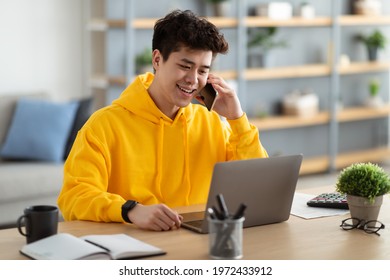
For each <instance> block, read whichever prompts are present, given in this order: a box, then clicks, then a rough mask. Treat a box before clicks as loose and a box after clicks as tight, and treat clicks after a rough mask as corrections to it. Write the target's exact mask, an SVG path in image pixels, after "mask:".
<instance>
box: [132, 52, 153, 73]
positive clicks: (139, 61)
mask: <svg viewBox="0 0 390 280" xmlns="http://www.w3.org/2000/svg"><path fill="white" fill-rule="evenodd" d="M135 70H136V73H137V74H142V73H145V72H152V71H153V66H152V50H151V49H150V48H145V49H144V50H143V52H141V53H139V54H138V55H136V57H135Z"/></svg>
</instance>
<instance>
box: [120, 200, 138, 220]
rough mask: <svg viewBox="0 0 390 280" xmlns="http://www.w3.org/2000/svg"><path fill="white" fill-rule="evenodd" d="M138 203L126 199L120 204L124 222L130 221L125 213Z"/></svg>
mask: <svg viewBox="0 0 390 280" xmlns="http://www.w3.org/2000/svg"><path fill="white" fill-rule="evenodd" d="M137 204H138V202H137V201H134V200H128V201H126V202H125V204H123V205H122V218H123V220H125V222H126V223H131V221H130V219H129V216H128V215H127V214H128V213H129V211H130V210H131V209H133V208H134V207H135V206H136V205H137Z"/></svg>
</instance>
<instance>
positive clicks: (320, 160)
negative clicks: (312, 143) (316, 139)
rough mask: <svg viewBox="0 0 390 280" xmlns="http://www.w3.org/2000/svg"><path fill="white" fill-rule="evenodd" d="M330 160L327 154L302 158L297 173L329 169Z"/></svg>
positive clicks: (304, 173) (310, 172)
mask: <svg viewBox="0 0 390 280" xmlns="http://www.w3.org/2000/svg"><path fill="white" fill-rule="evenodd" d="M329 166H330V160H329V157H327V156H322V157H313V158H307V159H306V158H303V162H302V165H301V170H300V171H299V175H307V174H312V173H321V172H326V171H328V170H329Z"/></svg>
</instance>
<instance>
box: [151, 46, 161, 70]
mask: <svg viewBox="0 0 390 280" xmlns="http://www.w3.org/2000/svg"><path fill="white" fill-rule="evenodd" d="M152 55H153V56H152V63H153V68H154V69H157V68H158V67H159V65H160V63H161V60H162V57H161V53H160V51H159V50H154V51H153V54H152Z"/></svg>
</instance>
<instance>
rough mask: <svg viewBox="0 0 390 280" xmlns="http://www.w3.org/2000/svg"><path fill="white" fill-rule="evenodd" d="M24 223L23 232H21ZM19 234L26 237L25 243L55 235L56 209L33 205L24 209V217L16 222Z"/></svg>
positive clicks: (54, 207)
mask: <svg viewBox="0 0 390 280" xmlns="http://www.w3.org/2000/svg"><path fill="white" fill-rule="evenodd" d="M23 221H24V222H25V232H23V230H22V226H23V225H22V224H23ZM17 226H18V230H19V233H20V234H21V235H24V236H26V239H27V243H31V242H34V241H37V240H39V239H42V238H44V237H47V236H50V235H54V234H56V233H57V227H58V208H57V207H56V206H51V205H35V206H30V207H27V208H26V209H24V215H22V216H20V217H19V219H18V220H17Z"/></svg>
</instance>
